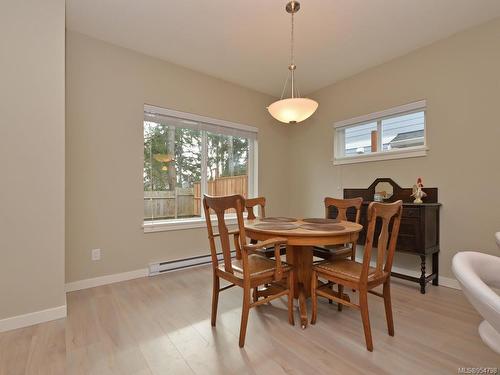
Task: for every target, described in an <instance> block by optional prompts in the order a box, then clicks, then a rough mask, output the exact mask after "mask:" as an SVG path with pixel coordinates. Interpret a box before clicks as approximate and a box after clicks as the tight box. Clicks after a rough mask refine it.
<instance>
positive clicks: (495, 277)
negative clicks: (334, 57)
mask: <svg viewBox="0 0 500 375" xmlns="http://www.w3.org/2000/svg"><path fill="white" fill-rule="evenodd" d="M495 236H496V241H497V244H498V245H499V247H500V232H498V233H496V235H495ZM452 270H453V273H454V274H455V277H456V278H457V280H458V282H459V283H460V286H461V288H462V291H463V292H464V294H465V296H466V297H467V299H468V300H469V302H470V303H471V304H472V306H474V308H475V309H476V310H477V311H478V312H479V314H481V316H482V317H483V318H484V320H483V322H482V323H481V324H480V325H479V335H480V336H481V339H482V340H483V342H484V343H485V344H486V345H488V346H489V347H490V348H491V349H492V350H494V351H496V352H497V353H499V354H500V296H499V295H498V294H497V293H496V292H495V291H494V290H492V289H491V288H492V287H493V288H500V257H496V256H493V255H489V254H483V253H478V252H473V251H464V252H460V253H458V254H456V255H455V256H454V257H453V262H452Z"/></svg>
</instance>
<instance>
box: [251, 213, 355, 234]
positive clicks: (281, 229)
mask: <svg viewBox="0 0 500 375" xmlns="http://www.w3.org/2000/svg"><path fill="white" fill-rule="evenodd" d="M362 229H363V226H362V225H360V224H357V223H353V222H350V221H339V220H333V219H323V218H285V217H276V218H273V217H268V218H264V219H258V218H257V219H253V220H248V219H247V220H245V230H246V231H247V232H248V231H249V232H251V233H255V234H262V235H273V236H280V237H335V236H343V235H347V234H352V233H358V232H360V231H361V230H362Z"/></svg>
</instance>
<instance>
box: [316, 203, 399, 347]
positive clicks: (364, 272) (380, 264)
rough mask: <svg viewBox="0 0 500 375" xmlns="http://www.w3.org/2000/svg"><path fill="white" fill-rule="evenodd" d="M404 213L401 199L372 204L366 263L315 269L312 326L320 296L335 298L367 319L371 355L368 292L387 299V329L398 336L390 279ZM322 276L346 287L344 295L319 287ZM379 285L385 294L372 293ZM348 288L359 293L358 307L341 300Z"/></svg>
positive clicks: (329, 264) (350, 262) (324, 265)
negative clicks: (374, 252) (373, 260)
mask: <svg viewBox="0 0 500 375" xmlns="http://www.w3.org/2000/svg"><path fill="white" fill-rule="evenodd" d="M402 210H403V202H402V201H400V200H399V201H397V202H394V203H387V204H384V203H377V202H372V203H370V206H369V207H368V230H367V233H366V242H365V252H364V255H363V263H358V262H356V261H354V260H349V259H337V260H327V261H324V262H321V263H318V264H316V265H314V266H313V273H312V283H311V297H312V317H311V324H315V323H316V318H317V313H318V298H317V296H318V295H320V296H323V297H326V298H329V299H333V300H334V301H335V302H337V303H340V304H343V305H346V306H350V307H354V308H356V309H359V310H360V311H361V318H362V320H363V328H364V332H365V340H366V348H367V349H368V350H369V351H370V352H371V351H373V342H372V334H371V328H370V317H369V314H368V293H371V294H374V295H376V296H378V297H382V298H383V299H384V305H385V316H386V320H387V328H388V331H389V335H390V336H394V322H393V318H392V307H391V291H390V278H391V269H392V261H393V258H394V251H395V250H396V242H397V239H398V234H399V225H400V223H401V213H402ZM377 219H380V220H381V221H382V224H381V229H380V236H379V237H378V244H377V263H376V266H375V267H371V266H370V260H371V254H372V247H373V237H374V234H375V226H376V225H377ZM389 237H390V238H389ZM318 277H322V278H325V279H327V280H329V281H331V282H334V283H337V284H339V286H342V288H339V292H340V293H339V294H336V293H335V292H333V291H332V290H331V289H330V288H329V287H328V286H324V285H321V286H318ZM379 285H383V293H379V292H376V291H374V290H372V289H373V288H375V287H377V286H379ZM344 286H346V287H348V288H353V289H356V290H357V291H358V292H359V293H358V294H359V304H358V305H356V304H354V303H351V302H349V301H347V300H345V299H343V298H339V297H338V296H342V292H341V289H343V287H344Z"/></svg>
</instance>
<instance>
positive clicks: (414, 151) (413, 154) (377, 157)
mask: <svg viewBox="0 0 500 375" xmlns="http://www.w3.org/2000/svg"><path fill="white" fill-rule="evenodd" d="M427 151H428V148H427V146H419V147H412V148H408V149H406V150H397V151H385V152H374V153H371V154H366V155H354V156H344V157H338V158H337V157H336V158H335V159H334V160H333V165H344V164H355V163H366V162H370V161H381V160H393V159H406V158H417V157H422V156H426V155H427Z"/></svg>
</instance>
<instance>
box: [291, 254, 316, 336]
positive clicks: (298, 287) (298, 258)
mask: <svg viewBox="0 0 500 375" xmlns="http://www.w3.org/2000/svg"><path fill="white" fill-rule="evenodd" d="M286 261H287V263H289V264H292V265H293V266H294V270H295V273H294V274H295V278H294V289H295V293H294V297H295V298H297V299H298V302H299V312H300V325H301V327H302V328H303V329H304V328H306V327H307V304H306V300H307V298H309V296H310V295H311V274H312V262H313V248H312V246H290V245H288V246H287V247H286Z"/></svg>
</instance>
